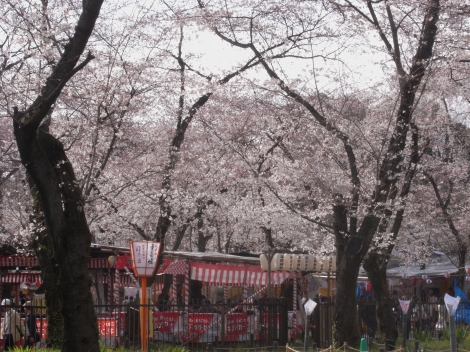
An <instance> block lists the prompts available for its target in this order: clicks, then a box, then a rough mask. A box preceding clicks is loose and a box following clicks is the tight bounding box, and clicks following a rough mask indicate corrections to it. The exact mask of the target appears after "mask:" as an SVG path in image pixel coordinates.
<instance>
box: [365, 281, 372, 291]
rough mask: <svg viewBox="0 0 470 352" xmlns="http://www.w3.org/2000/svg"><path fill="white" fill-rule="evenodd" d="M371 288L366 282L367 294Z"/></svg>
mask: <svg viewBox="0 0 470 352" xmlns="http://www.w3.org/2000/svg"><path fill="white" fill-rule="evenodd" d="M371 288H372V285H371V284H370V282H367V283H366V291H367V292H370V289H371Z"/></svg>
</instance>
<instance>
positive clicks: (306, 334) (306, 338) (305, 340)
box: [304, 313, 309, 352]
mask: <svg viewBox="0 0 470 352" xmlns="http://www.w3.org/2000/svg"><path fill="white" fill-rule="evenodd" d="M308 320H309V315H307V313H305V330H304V352H307V346H308V344H307V341H308Z"/></svg>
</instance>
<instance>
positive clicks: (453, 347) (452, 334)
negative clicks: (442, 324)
mask: <svg viewBox="0 0 470 352" xmlns="http://www.w3.org/2000/svg"><path fill="white" fill-rule="evenodd" d="M449 329H450V351H451V352H457V334H456V332H455V316H454V315H449Z"/></svg>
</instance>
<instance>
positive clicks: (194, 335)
mask: <svg viewBox="0 0 470 352" xmlns="http://www.w3.org/2000/svg"><path fill="white" fill-rule="evenodd" d="M213 318H214V314H212V313H189V314H188V325H189V326H188V330H189V336H191V341H192V342H198V340H199V337H200V336H201V335H202V334H204V333H206V332H207V330H208V329H209V327H210V325H211V323H212V319H213Z"/></svg>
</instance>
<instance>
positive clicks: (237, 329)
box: [225, 312, 248, 341]
mask: <svg viewBox="0 0 470 352" xmlns="http://www.w3.org/2000/svg"><path fill="white" fill-rule="evenodd" d="M225 321H226V322H227V333H226V335H225V336H226V341H239V340H241V339H240V338H241V337H242V335H244V334H246V333H247V331H248V315H247V313H246V312H242V313H232V314H227V315H226V316H225Z"/></svg>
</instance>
